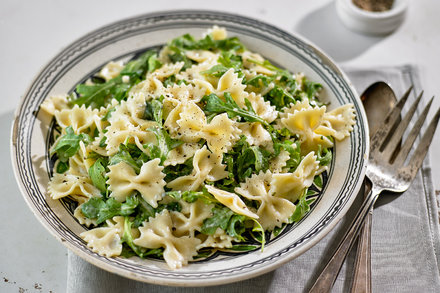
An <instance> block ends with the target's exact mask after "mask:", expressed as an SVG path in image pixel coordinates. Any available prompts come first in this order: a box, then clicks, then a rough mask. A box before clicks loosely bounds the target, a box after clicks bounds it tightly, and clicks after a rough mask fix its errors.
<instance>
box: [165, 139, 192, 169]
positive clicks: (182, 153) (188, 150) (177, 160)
mask: <svg viewBox="0 0 440 293" xmlns="http://www.w3.org/2000/svg"><path fill="white" fill-rule="evenodd" d="M199 148H200V146H199V144H197V143H183V144H181V145H179V146H178V147H176V148H174V149H172V150H171V151H170V152H169V153H168V156H167V158H166V159H165V161H164V162H163V165H164V166H169V165H172V166H176V165H177V164H183V163H184V162H185V161H186V160H188V159H189V158H191V157H192V156H194V154H195V153H196V151H197V150H198V149H199Z"/></svg>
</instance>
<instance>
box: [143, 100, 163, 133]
mask: <svg viewBox="0 0 440 293" xmlns="http://www.w3.org/2000/svg"><path fill="white" fill-rule="evenodd" d="M163 98H164V97H163V96H161V97H160V98H159V99H154V100H151V101H147V102H146V103H145V110H144V116H143V118H144V119H146V120H152V121H156V122H157V123H158V124H159V125H160V126H162V125H163V121H162V120H163V118H162V116H163V113H162V109H163V104H162V100H163Z"/></svg>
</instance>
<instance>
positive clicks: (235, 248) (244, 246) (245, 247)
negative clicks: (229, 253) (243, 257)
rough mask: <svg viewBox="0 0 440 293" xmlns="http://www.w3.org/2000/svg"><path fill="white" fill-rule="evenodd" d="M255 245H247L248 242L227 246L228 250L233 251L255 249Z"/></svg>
mask: <svg viewBox="0 0 440 293" xmlns="http://www.w3.org/2000/svg"><path fill="white" fill-rule="evenodd" d="M257 248H258V246H257V245H249V244H234V245H233V246H232V247H231V248H228V250H233V251H251V250H255V249H257Z"/></svg>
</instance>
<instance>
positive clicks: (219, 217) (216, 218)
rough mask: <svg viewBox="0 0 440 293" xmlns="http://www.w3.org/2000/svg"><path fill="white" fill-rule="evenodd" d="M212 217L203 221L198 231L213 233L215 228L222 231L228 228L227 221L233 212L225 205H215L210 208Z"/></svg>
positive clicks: (207, 233)
mask: <svg viewBox="0 0 440 293" xmlns="http://www.w3.org/2000/svg"><path fill="white" fill-rule="evenodd" d="M211 211H212V217H210V218H207V219H205V220H204V221H203V225H202V229H201V230H200V232H202V233H203V234H206V235H213V234H214V233H215V231H216V230H217V228H220V229H222V230H224V231H226V229H227V228H228V224H229V221H230V219H231V217H232V216H233V215H234V212H233V211H231V210H230V209H229V208H227V207H219V206H216V207H214V208H212V210H211Z"/></svg>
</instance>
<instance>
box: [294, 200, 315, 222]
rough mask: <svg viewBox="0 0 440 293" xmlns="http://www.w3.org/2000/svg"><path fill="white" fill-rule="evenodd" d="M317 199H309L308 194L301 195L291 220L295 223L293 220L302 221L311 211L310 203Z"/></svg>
mask: <svg viewBox="0 0 440 293" xmlns="http://www.w3.org/2000/svg"><path fill="white" fill-rule="evenodd" d="M315 200H316V198H311V199H307V197H306V196H304V195H303V196H301V197H300V199H299V201H298V203H297V205H296V208H295V211H294V212H293V214H292V216H290V218H289V222H291V223H293V222H298V221H300V220H301V219H302V218H304V216H305V215H306V214H307V213H308V212H309V211H310V205H311V204H312V203H313V202H314V201H315Z"/></svg>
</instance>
